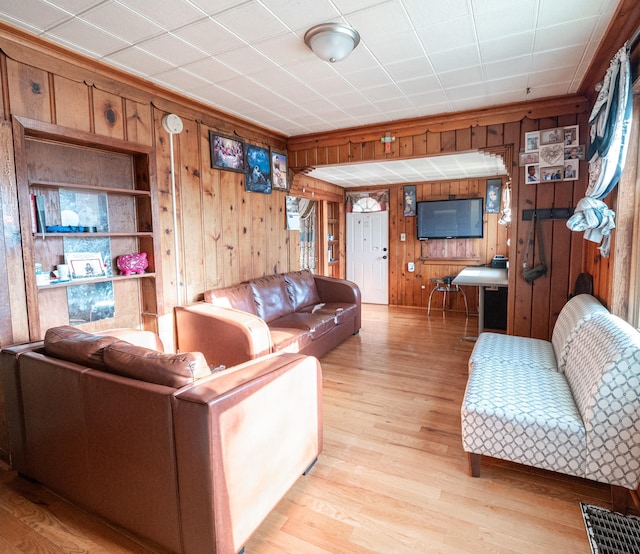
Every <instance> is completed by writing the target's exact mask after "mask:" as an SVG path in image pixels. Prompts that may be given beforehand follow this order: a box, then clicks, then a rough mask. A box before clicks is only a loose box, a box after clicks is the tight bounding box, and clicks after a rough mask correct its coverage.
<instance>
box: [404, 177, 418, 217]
mask: <svg viewBox="0 0 640 554" xmlns="http://www.w3.org/2000/svg"><path fill="white" fill-rule="evenodd" d="M403 198H404V216H405V217H413V216H415V215H416V186H415V185H405V187H404V190H403Z"/></svg>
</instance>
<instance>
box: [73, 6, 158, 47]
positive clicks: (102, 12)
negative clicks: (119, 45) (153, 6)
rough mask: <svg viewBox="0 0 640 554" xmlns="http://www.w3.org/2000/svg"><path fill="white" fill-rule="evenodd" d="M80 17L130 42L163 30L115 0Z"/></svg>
mask: <svg viewBox="0 0 640 554" xmlns="http://www.w3.org/2000/svg"><path fill="white" fill-rule="evenodd" d="M82 19H84V20H86V21H89V22H91V23H93V24H94V25H95V26H96V27H99V28H101V29H104V30H105V31H108V32H109V33H112V34H113V35H115V36H117V37H120V38H122V39H124V40H127V41H128V42H130V43H132V44H135V43H136V42H138V41H141V40H144V39H146V38H149V37H152V36H154V35H158V34H161V33H162V32H163V29H162V27H159V26H158V25H156V24H155V23H154V22H153V21H151V20H150V19H148V18H146V17H142V16H140V15H139V14H137V13H136V12H134V11H131V10H128V9H127V8H125V7H124V6H123V5H122V4H118V3H115V2H106V3H104V4H100V5H99V6H96V7H95V8H92V9H91V10H88V11H86V12H84V13H83V14H82Z"/></svg>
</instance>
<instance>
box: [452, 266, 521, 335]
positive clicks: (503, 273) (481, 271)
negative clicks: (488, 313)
mask: <svg viewBox="0 0 640 554" xmlns="http://www.w3.org/2000/svg"><path fill="white" fill-rule="evenodd" d="M453 284H454V285H460V286H468V287H478V335H480V333H482V331H484V289H485V288H486V287H507V286H509V278H508V275H507V270H506V269H496V268H493V267H465V268H464V269H463V270H462V271H461V272H460V273H458V275H456V277H455V278H454V280H453Z"/></svg>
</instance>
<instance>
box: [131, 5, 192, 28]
mask: <svg viewBox="0 0 640 554" xmlns="http://www.w3.org/2000/svg"><path fill="white" fill-rule="evenodd" d="M126 3H127V7H128V8H130V9H131V10H134V11H136V12H138V13H139V14H140V15H142V16H144V17H148V18H149V19H151V20H152V21H154V22H155V23H156V24H158V25H159V26H160V27H162V28H163V29H166V30H167V31H171V30H173V29H179V28H180V27H182V26H183V25H187V24H189V23H193V22H194V21H196V20H198V19H203V18H204V16H205V14H204V13H203V12H202V10H199V9H198V8H196V7H195V6H194V5H193V4H192V3H191V2H188V1H187V0H153V2H149V0H126Z"/></svg>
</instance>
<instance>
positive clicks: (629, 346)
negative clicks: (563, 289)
mask: <svg viewBox="0 0 640 554" xmlns="http://www.w3.org/2000/svg"><path fill="white" fill-rule="evenodd" d="M575 343H576V344H575V346H574V347H572V348H571V349H570V351H569V353H568V356H567V363H566V368H565V374H566V378H567V381H568V382H569V385H570V386H571V389H572V391H573V396H574V398H575V400H576V404H577V406H578V409H579V410H580V412H581V414H582V419H583V420H584V423H585V428H586V431H587V444H588V450H587V467H586V475H585V476H586V477H588V478H589V479H593V480H595V481H600V482H604V483H610V484H614V485H620V486H623V487H627V488H629V489H635V488H637V487H638V484H640V333H638V332H637V331H636V330H635V329H634V328H633V327H632V326H631V325H629V324H628V323H627V322H625V321H623V320H622V319H620V318H619V317H617V316H615V315H612V314H608V315H606V316H605V317H598V318H594V319H593V320H592V321H591V322H589V324H588V325H584V327H583V329H582V330H581V331H580V332H579V333H578V334H577V335H576V340H575Z"/></svg>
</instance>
